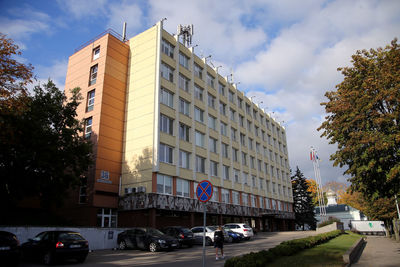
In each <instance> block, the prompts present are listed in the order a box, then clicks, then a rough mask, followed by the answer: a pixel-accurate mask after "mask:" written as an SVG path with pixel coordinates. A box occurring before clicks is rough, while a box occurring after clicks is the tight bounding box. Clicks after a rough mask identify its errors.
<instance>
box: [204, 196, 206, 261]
mask: <svg viewBox="0 0 400 267" xmlns="http://www.w3.org/2000/svg"><path fill="white" fill-rule="evenodd" d="M203 210H204V211H203V267H205V266H206V202H204V203H203Z"/></svg>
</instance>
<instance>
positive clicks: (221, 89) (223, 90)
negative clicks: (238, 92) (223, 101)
mask: <svg viewBox="0 0 400 267" xmlns="http://www.w3.org/2000/svg"><path fill="white" fill-rule="evenodd" d="M218 92H219V94H220V95H223V96H225V86H224V85H223V84H222V83H218Z"/></svg>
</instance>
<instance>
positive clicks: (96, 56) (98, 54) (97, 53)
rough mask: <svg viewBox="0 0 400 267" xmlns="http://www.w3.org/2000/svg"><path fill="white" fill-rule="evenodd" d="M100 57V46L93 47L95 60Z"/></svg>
mask: <svg viewBox="0 0 400 267" xmlns="http://www.w3.org/2000/svg"><path fill="white" fill-rule="evenodd" d="M99 57H100V46H98V47H96V48H94V49H93V60H96V59H98V58H99Z"/></svg>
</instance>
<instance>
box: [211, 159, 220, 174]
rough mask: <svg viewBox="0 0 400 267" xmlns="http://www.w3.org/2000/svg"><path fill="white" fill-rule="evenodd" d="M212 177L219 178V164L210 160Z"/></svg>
mask: <svg viewBox="0 0 400 267" xmlns="http://www.w3.org/2000/svg"><path fill="white" fill-rule="evenodd" d="M210 175H211V176H215V177H217V176H218V162H216V161H213V160H210Z"/></svg>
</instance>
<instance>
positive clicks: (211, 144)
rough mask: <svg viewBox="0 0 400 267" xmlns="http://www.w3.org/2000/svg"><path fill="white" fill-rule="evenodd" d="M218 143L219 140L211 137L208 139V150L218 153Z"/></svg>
mask: <svg viewBox="0 0 400 267" xmlns="http://www.w3.org/2000/svg"><path fill="white" fill-rule="evenodd" d="M217 143H218V140H217V139H215V138H213V137H211V136H210V137H209V138H208V149H209V150H210V152H213V153H217V151H218V150H217Z"/></svg>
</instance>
